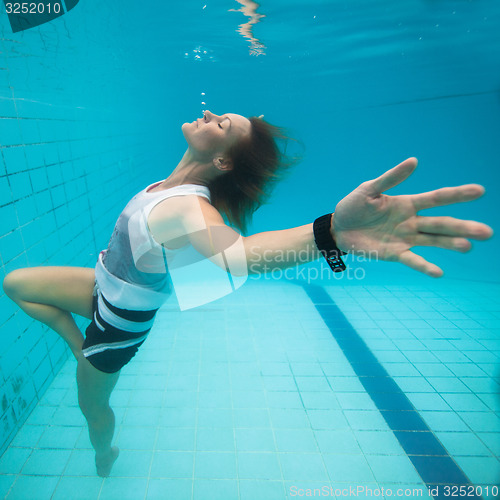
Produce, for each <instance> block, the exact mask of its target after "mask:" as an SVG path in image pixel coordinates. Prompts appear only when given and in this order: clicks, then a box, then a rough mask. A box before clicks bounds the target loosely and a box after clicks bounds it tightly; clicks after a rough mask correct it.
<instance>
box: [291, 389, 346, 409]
mask: <svg viewBox="0 0 500 500" xmlns="http://www.w3.org/2000/svg"><path fill="white" fill-rule="evenodd" d="M300 396H301V398H302V401H303V403H304V408H307V409H308V410H339V409H340V405H339V402H338V400H337V398H336V397H335V394H333V393H332V392H331V391H330V392H328V391H323V392H306V391H301V393H300Z"/></svg>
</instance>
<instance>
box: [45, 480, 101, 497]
mask: <svg viewBox="0 0 500 500" xmlns="http://www.w3.org/2000/svg"><path fill="white" fill-rule="evenodd" d="M103 481H104V480H103V479H102V478H100V477H97V476H96V477H64V476H63V477H61V480H60V481H59V483H58V484H57V488H56V491H55V493H54V496H53V497H52V499H51V500H68V498H71V500H88V499H89V498H98V497H99V491H100V490H101V486H102V483H103Z"/></svg>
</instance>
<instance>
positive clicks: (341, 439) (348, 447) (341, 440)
mask: <svg viewBox="0 0 500 500" xmlns="http://www.w3.org/2000/svg"><path fill="white" fill-rule="evenodd" d="M314 435H315V436H316V441H317V443H318V446H319V449H320V450H321V452H322V453H349V454H351V453H352V454H359V453H361V449H360V447H359V445H358V442H357V441H356V438H355V435H354V433H353V432H352V431H351V430H348V429H345V430H315V431H314Z"/></svg>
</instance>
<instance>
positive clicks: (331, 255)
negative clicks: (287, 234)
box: [313, 214, 347, 273]
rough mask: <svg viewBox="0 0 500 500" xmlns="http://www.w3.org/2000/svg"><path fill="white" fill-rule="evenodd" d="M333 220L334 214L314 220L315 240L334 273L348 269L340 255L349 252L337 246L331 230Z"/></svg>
mask: <svg viewBox="0 0 500 500" xmlns="http://www.w3.org/2000/svg"><path fill="white" fill-rule="evenodd" d="M331 221H332V214H326V215H322V216H321V217H318V218H317V219H316V220H315V221H314V224H313V233H314V241H315V242H316V246H317V247H318V250H319V251H320V252H321V254H322V255H323V257H324V258H325V259H326V261H327V262H328V265H329V266H330V268H331V270H332V271H333V272H334V273H340V272H342V271H345V269H346V266H345V264H344V262H343V261H342V259H341V258H340V256H341V255H346V254H347V252H342V250H340V249H339V248H338V247H337V244H336V243H335V240H334V239H333V237H332V233H331V232H330V225H331Z"/></svg>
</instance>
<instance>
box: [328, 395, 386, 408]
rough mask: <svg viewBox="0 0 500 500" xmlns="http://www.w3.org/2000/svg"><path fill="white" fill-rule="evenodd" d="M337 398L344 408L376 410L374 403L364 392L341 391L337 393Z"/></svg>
mask: <svg viewBox="0 0 500 500" xmlns="http://www.w3.org/2000/svg"><path fill="white" fill-rule="evenodd" d="M337 399H338V401H339V404H340V406H341V408H342V409H344V410H376V409H377V407H376V406H375V403H374V402H373V400H372V399H371V398H370V396H369V395H368V394H366V393H361V392H343V393H339V394H337Z"/></svg>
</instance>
